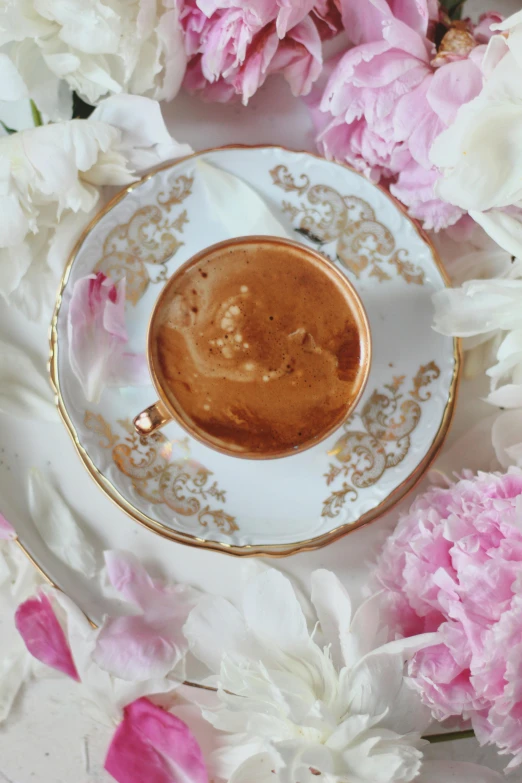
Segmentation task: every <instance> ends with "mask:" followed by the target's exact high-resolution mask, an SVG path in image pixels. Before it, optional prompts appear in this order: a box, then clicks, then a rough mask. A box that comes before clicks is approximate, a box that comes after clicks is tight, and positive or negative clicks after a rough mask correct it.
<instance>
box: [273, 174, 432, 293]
mask: <svg viewBox="0 0 522 783" xmlns="http://www.w3.org/2000/svg"><path fill="white" fill-rule="evenodd" d="M270 175H271V177H272V181H273V183H274V185H276V186H277V187H279V188H281V189H282V190H284V191H285V192H286V193H294V194H295V195H297V196H300V197H302V198H301V200H300V201H299V203H297V204H295V203H293V202H290V201H283V202H282V209H283V212H285V213H286V214H287V215H288V216H289V217H290V219H291V220H292V221H293V222H294V225H295V224H297V225H295V230H296V231H298V232H299V233H301V234H302V235H303V236H305V237H306V238H307V239H309V240H310V241H312V242H314V243H315V244H316V245H318V246H319V247H320V248H321V252H323V253H324V252H325V251H324V249H323V247H322V246H323V245H326V244H329V243H330V242H336V243H337V244H336V251H335V252H336V259H337V260H338V261H339V262H340V263H341V264H343V266H345V267H346V269H348V270H349V271H350V272H352V274H354V275H355V277H356V278H357V279H360V278H362V277H363V275H365V274H367V275H368V276H369V277H375V278H376V279H377V280H378V281H379V282H384V281H385V280H391V279H392V275H391V274H390V271H391V270H390V267H394V268H395V270H396V272H397V274H398V275H400V277H402V278H403V279H404V280H405V281H406V282H407V283H412V284H415V285H423V283H424V271H423V270H422V269H421V268H420V267H418V266H416V265H415V264H413V263H412V262H411V261H410V260H409V258H408V251H407V250H404V249H402V248H396V245H395V238H394V236H393V234H392V232H391V231H390V230H389V228H387V226H385V225H384V223H381V222H380V221H378V220H377V218H376V216H375V212H374V210H373V209H372V207H371V206H370V204H368V202H367V201H364V200H363V199H362V198H359V197H358V196H342V195H341V194H340V193H339V192H338V191H337V190H335V189H334V188H332V187H330V186H328V185H312V184H311V183H310V180H309V178H308V177H307V176H306V174H301V175H299V176H298V177H296V178H294V176H293V175H292V174H291V173H290V171H289V170H288V168H287V166H284V165H278V166H275V167H274V168H273V169H271V171H270ZM303 197H305V198H303ZM332 260H335V259H332Z"/></svg>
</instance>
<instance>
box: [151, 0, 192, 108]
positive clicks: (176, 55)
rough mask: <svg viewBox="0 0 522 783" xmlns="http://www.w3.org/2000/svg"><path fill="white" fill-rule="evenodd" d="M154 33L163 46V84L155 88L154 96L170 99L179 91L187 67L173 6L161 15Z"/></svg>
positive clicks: (178, 24) (180, 32)
mask: <svg viewBox="0 0 522 783" xmlns="http://www.w3.org/2000/svg"><path fill="white" fill-rule="evenodd" d="M156 35H157V37H158V42H159V43H160V44H161V45H162V47H163V51H164V57H163V62H164V65H163V74H162V77H163V84H162V86H161V87H160V88H159V89H158V90H156V92H155V94H154V97H155V98H156V99H157V100H159V101H171V100H172V99H173V98H174V97H175V96H176V95H177V94H178V92H179V88H180V87H181V83H182V81H183V77H184V76H185V69H186V67H187V55H186V54H185V45H184V40H183V39H184V36H183V30H182V27H181V24H180V23H179V19H178V12H177V9H174V8H173V9H172V10H170V11H167V12H166V13H164V14H163V15H162V17H161V19H160V20H159V22H158V26H157V27H156Z"/></svg>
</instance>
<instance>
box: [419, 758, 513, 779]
mask: <svg viewBox="0 0 522 783" xmlns="http://www.w3.org/2000/svg"><path fill="white" fill-rule="evenodd" d="M506 779H507V778H505V777H504V776H503V775H501V774H500V773H498V772H493V770H492V769H488V768H487V767H482V766H480V765H479V764H468V763H467V762H465V761H425V762H424V764H423V765H422V769H421V772H420V775H419V777H418V778H416V781H417V783H442V781H444V783H502V781H506Z"/></svg>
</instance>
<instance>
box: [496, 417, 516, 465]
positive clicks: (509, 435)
mask: <svg viewBox="0 0 522 783" xmlns="http://www.w3.org/2000/svg"><path fill="white" fill-rule="evenodd" d="M491 440H492V443H493V448H494V449H495V454H496V456H497V459H498V461H499V462H500V464H501V465H502V467H503V468H505V469H507V468H509V467H510V465H518V466H519V467H522V410H514V411H505V412H504V413H501V414H500V416H498V417H497V418H496V419H495V422H494V423H493V426H492V428H491Z"/></svg>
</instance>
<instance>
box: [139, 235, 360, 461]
mask: <svg viewBox="0 0 522 783" xmlns="http://www.w3.org/2000/svg"><path fill="white" fill-rule="evenodd" d="M148 358H149V366H150V370H151V374H152V377H153V380H154V384H155V386H156V389H157V391H158V394H159V396H160V398H161V402H160V403H157V404H156V405H155V406H152V407H151V408H149V409H147V411H144V412H143V413H142V414H140V415H139V416H138V417H137V418H136V420H135V426H136V429H137V430H138V432H140V433H141V434H145V435H146V434H148V433H150V432H152V431H153V430H154V429H156V428H157V427H158V426H161V425H162V424H164V423H165V422H166V421H167V420H169V419H171V418H174V419H176V420H177V421H178V422H179V423H180V424H181V425H182V426H183V427H184V428H185V429H186V430H187V431H188V432H189V433H190V434H191V435H193V436H194V437H196V438H198V439H199V440H200V441H202V442H203V443H205V444H206V445H208V446H211V447H213V448H215V449H217V450H219V451H221V452H224V453H226V454H230V455H234V456H237V457H248V458H257V459H270V458H274V457H282V456H287V455H289V454H293V453H295V452H299V451H302V450H304V449H306V448H309V447H310V446H312V445H314V444H316V443H318V442H319V441H320V440H322V439H324V438H325V437H326V436H327V435H328V434H330V433H332V432H333V431H334V430H335V429H337V427H338V426H339V425H340V424H341V423H342V422H343V421H344V420H345V419H346V418H347V416H349V414H350V412H351V411H352V410H353V408H354V406H355V405H356V403H357V400H358V399H359V398H360V395H361V393H362V391H363V388H364V385H365V383H366V379H367V377H368V372H369V366H370V331H369V326H368V321H367V317H366V314H365V312H364V308H363V306H362V304H361V301H360V299H359V297H358V295H357V293H356V292H355V290H354V288H353V287H352V285H351V284H350V283H349V281H348V279H347V278H346V276H345V275H344V274H343V273H342V272H340V271H339V270H338V269H337V268H336V267H335V266H334V265H333V264H332V263H331V262H330V261H328V260H327V259H326V258H325V257H324V256H322V255H321V254H319V253H317V252H316V251H314V250H311V249H310V248H308V247H305V246H304V245H301V244H298V243H297V242H292V241H290V240H284V239H279V238H275V237H266V236H260V237H245V238H240V239H234V240H230V241H227V242H221V243H219V244H217V245H213V246H212V247H209V248H207V249H206V250H204V251H203V252H201V253H199V254H198V255H197V256H195V257H194V258H192V259H191V260H189V261H188V262H187V263H186V264H184V265H183V266H182V267H180V268H179V269H178V270H177V271H176V272H175V273H174V275H173V276H172V277H171V278H170V280H169V281H168V282H167V284H166V286H165V288H164V289H163V291H162V293H161V295H160V297H159V299H158V301H157V303H156V306H155V308H154V312H153V315H152V318H151V323H150V327H149V336H148Z"/></svg>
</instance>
